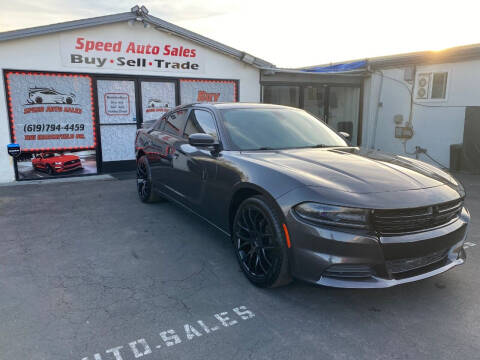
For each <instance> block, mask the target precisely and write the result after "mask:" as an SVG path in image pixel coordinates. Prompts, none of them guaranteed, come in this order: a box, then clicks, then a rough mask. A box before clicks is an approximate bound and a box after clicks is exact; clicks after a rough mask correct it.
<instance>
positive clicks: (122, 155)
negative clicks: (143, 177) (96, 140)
mask: <svg viewBox="0 0 480 360" xmlns="http://www.w3.org/2000/svg"><path fill="white" fill-rule="evenodd" d="M97 95H98V115H99V123H100V134H101V143H102V161H103V162H108V161H123V160H135V151H134V146H133V144H134V142H135V134H136V131H137V106H136V96H135V95H136V89H135V81H134V80H97Z"/></svg>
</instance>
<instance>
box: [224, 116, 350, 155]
mask: <svg viewBox="0 0 480 360" xmlns="http://www.w3.org/2000/svg"><path fill="white" fill-rule="evenodd" d="M222 115H223V122H224V125H225V128H226V129H227V131H228V133H229V135H230V139H231V140H232V142H233V144H234V146H235V147H236V148H237V149H239V150H253V149H261V148H268V149H288V148H302V147H315V146H348V145H347V143H346V142H345V140H343V139H342V138H341V137H340V136H339V135H337V134H336V133H335V132H334V131H333V130H331V129H330V128H329V127H328V126H326V125H325V124H324V123H323V122H321V121H320V120H318V119H317V118H315V117H313V116H311V115H310V114H308V113H307V112H305V111H303V110H295V109H273V108H271V109H255V108H253V109H252V108H250V109H229V110H222Z"/></svg>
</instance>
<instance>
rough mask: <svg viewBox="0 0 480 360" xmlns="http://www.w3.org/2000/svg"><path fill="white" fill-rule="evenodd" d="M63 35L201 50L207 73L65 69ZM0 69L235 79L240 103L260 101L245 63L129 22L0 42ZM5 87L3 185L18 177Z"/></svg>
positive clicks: (0, 93)
mask: <svg viewBox="0 0 480 360" xmlns="http://www.w3.org/2000/svg"><path fill="white" fill-rule="evenodd" d="M62 34H72V35H76V36H82V37H85V38H89V37H90V38H96V39H102V40H105V41H107V40H112V41H113V40H120V39H122V38H126V39H129V40H130V39H135V40H136V41H138V42H143V43H148V42H150V43H160V44H164V43H169V42H174V43H176V44H182V45H183V46H184V47H191V48H197V49H200V50H201V57H202V63H203V64H204V66H205V70H204V71H203V72H201V73H198V74H193V73H178V72H177V73H176V72H159V71H152V70H150V69H148V68H143V69H137V68H130V69H128V71H126V70H120V69H103V70H102V69H100V68H88V69H87V68H85V67H72V66H64V65H62V59H61V45H60V44H61V41H60V39H61V36H62ZM0 69H1V70H3V69H20V70H43V71H67V72H86V73H106V74H121V75H148V76H160V77H161V76H167V77H183V78H188V77H198V78H212V79H233V80H239V81H240V88H239V95H240V101H252V102H258V101H260V85H259V78H260V75H259V70H258V69H256V68H254V67H252V66H250V65H247V64H245V63H242V62H241V61H239V60H237V59H235V58H233V57H230V56H226V55H223V54H221V53H219V52H216V51H214V50H212V49H210V48H206V47H202V46H200V45H198V44H196V43H194V42H191V41H188V40H185V39H182V38H180V37H177V36H174V35H170V34H167V33H165V32H161V31H158V30H155V29H153V28H151V27H150V28H144V27H143V25H142V24H136V25H134V26H130V25H128V23H127V22H124V23H117V24H112V25H105V26H98V27H94V28H88V29H82V30H75V31H68V32H63V33H56V34H51V35H44V36H36V37H32V38H25V39H18V40H11V41H6V42H3V43H0ZM3 84H4V81H3V74H2V85H1V86H0V182H8V181H14V178H15V176H14V169H13V162H12V160H11V159H10V157H9V156H8V154H7V152H6V144H7V143H9V142H10V133H9V127H8V113H7V108H6V99H5V91H4V85H3ZM126 146H131V144H126Z"/></svg>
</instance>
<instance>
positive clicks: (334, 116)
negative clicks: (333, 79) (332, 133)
mask: <svg viewBox="0 0 480 360" xmlns="http://www.w3.org/2000/svg"><path fill="white" fill-rule="evenodd" d="M327 109H328V111H327V116H326V119H325V120H326V121H327V123H328V125H330V126H331V127H332V128H334V129H335V130H337V131H344V132H347V133H349V134H350V136H351V143H352V145H355V146H356V145H358V122H359V111H360V88H358V87H350V86H332V87H330V88H329V92H328V108H327Z"/></svg>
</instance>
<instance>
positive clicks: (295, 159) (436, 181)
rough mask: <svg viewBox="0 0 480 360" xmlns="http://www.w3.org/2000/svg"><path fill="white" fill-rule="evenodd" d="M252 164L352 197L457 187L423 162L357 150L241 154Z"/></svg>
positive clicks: (299, 150) (309, 150)
mask: <svg viewBox="0 0 480 360" xmlns="http://www.w3.org/2000/svg"><path fill="white" fill-rule="evenodd" d="M242 155H243V156H245V157H246V158H249V159H250V160H251V161H253V162H257V163H262V164H263V165H266V166H269V167H274V168H276V169H277V171H281V172H284V173H288V174H289V175H290V176H292V177H295V178H296V179H297V180H299V181H300V182H301V183H302V184H303V185H306V186H320V187H325V188H330V189H334V190H338V191H346V192H353V193H380V192H392V191H406V190H418V189H425V188H432V187H437V186H442V185H448V186H450V187H452V188H455V189H456V190H457V191H458V192H459V193H462V192H463V189H462V187H461V185H460V184H459V183H458V182H457V181H456V180H455V179H454V178H453V177H452V176H450V175H449V174H448V173H446V172H444V171H442V170H440V169H438V168H436V167H434V166H431V165H429V164H426V163H424V162H421V161H418V160H414V159H409V158H405V157H402V156H395V155H390V154H385V153H382V152H379V151H373V150H367V149H359V148H353V147H349V148H329V149H311V148H309V149H292V150H278V151H251V152H243V153H242Z"/></svg>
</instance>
